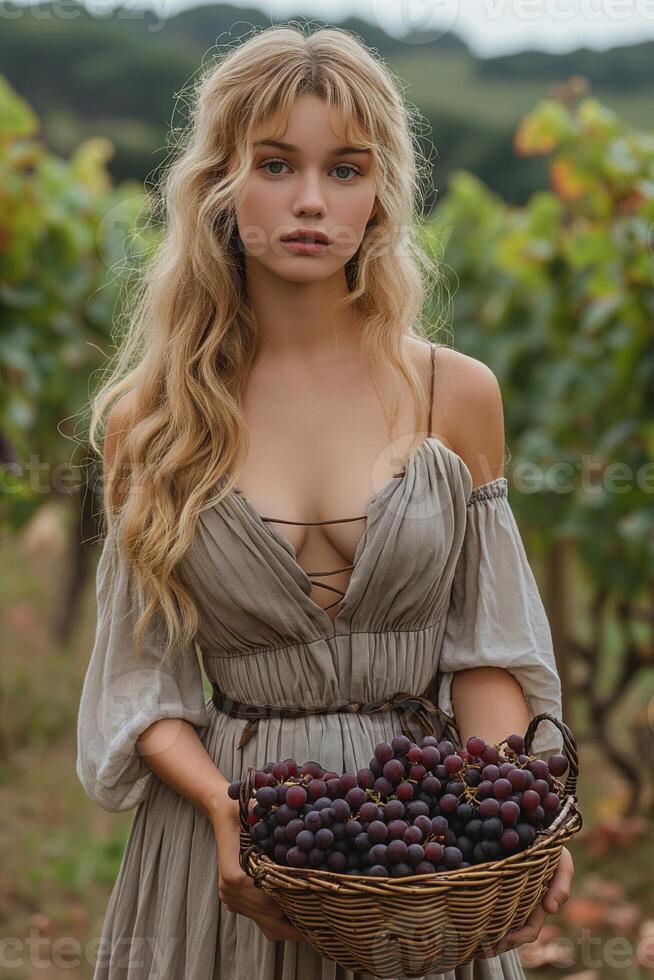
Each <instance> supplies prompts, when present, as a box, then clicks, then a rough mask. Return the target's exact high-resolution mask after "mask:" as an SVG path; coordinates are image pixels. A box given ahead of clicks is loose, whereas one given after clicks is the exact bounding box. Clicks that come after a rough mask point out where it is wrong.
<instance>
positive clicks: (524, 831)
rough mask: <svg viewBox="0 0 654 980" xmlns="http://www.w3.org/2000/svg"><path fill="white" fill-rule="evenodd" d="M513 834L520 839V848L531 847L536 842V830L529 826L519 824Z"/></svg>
mask: <svg viewBox="0 0 654 980" xmlns="http://www.w3.org/2000/svg"><path fill="white" fill-rule="evenodd" d="M514 829H515V832H516V834H517V835H518V837H519V838H520V847H521V848H525V847H531V845H532V844H533V843H534V841H535V840H536V830H535V829H534V827H532V826H531V824H528V823H519V824H516V826H515V828H514Z"/></svg>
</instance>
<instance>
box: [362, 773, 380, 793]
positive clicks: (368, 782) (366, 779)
mask: <svg viewBox="0 0 654 980" xmlns="http://www.w3.org/2000/svg"><path fill="white" fill-rule="evenodd" d="M376 775H380V773H377V774H376ZM376 775H375V773H373V771H372V770H371V769H359V771H358V773H357V783H358V785H359V786H360V787H361V789H372V787H373V786H374V784H375V778H376Z"/></svg>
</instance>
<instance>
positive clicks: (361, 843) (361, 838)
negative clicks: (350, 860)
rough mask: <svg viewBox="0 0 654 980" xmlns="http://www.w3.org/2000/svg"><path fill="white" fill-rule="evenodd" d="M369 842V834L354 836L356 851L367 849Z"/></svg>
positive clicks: (368, 848) (370, 842)
mask: <svg viewBox="0 0 654 980" xmlns="http://www.w3.org/2000/svg"><path fill="white" fill-rule="evenodd" d="M371 844H372V841H371V840H370V835H369V834H366V833H363V834H357V836H356V837H355V838H354V846H355V847H356V849H357V851H369V850H370V846H371Z"/></svg>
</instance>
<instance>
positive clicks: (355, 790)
mask: <svg viewBox="0 0 654 980" xmlns="http://www.w3.org/2000/svg"><path fill="white" fill-rule="evenodd" d="M345 799H346V800H347V802H348V803H349V804H350V806H351V807H352V812H353V813H357V812H358V811H359V808H360V807H362V806H363V804H364V803H365V802H366V794H365V792H364V790H362V789H361V788H360V787H359V786H353V787H352V789H349V790H348V791H347V793H346V794H345Z"/></svg>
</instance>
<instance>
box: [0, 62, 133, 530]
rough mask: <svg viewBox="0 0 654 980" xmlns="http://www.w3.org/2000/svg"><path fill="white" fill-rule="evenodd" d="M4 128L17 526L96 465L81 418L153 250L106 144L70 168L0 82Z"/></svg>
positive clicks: (4, 512)
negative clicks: (127, 283)
mask: <svg viewBox="0 0 654 980" xmlns="http://www.w3.org/2000/svg"><path fill="white" fill-rule="evenodd" d="M0 120H2V122H1V123H0V379H1V382H2V384H1V386H0V443H1V449H2V460H1V461H2V463H4V464H5V466H6V469H5V471H4V488H3V489H4V492H3V494H2V497H1V498H0V520H1V521H2V522H9V524H10V525H12V526H14V527H16V526H19V525H21V524H23V523H24V522H25V521H26V520H27V519H28V518H29V517H30V516H31V515H32V513H33V512H34V510H35V509H36V508H37V507H38V506H39V505H40V504H41V503H42V502H44V500H46V499H48V498H50V497H51V495H52V494H53V492H54V493H65V492H68V491H69V490H70V489H72V488H73V487H74V486H76V485H77V482H78V479H79V476H78V475H76V474H75V472H74V470H75V468H76V467H78V466H80V465H82V464H83V463H85V462H86V460H85V459H84V458H83V457H82V458H79V454H78V458H75V456H76V453H75V449H74V448H73V447H74V442H71V438H73V437H74V436H75V426H74V418H73V416H74V415H75V413H78V412H80V410H82V409H83V408H84V407H85V405H86V403H87V401H88V397H89V393H90V392H89V385H90V381H91V375H92V373H93V372H94V370H96V368H98V367H100V366H102V365H103V364H104V359H105V357H106V356H107V355H108V354H109V353H110V343H109V342H110V339H111V330H112V318H113V317H114V315H116V316H118V315H119V314H120V300H121V285H123V283H124V279H125V276H126V273H127V272H128V271H129V269H130V267H131V266H132V265H133V264H134V263H135V261H136V259H137V257H138V255H139V249H141V248H143V247H144V243H143V242H139V241H138V239H135V238H134V234H133V229H134V227H135V222H136V218H137V216H138V213H139V210H140V208H141V206H142V203H143V199H144V193H143V189H142V187H140V185H138V184H137V183H136V182H126V183H124V184H122V185H121V186H120V187H114V186H113V185H112V181H111V179H110V177H109V175H108V173H107V170H106V162H107V160H108V159H109V158H110V157H111V155H112V152H113V148H112V145H111V143H110V142H109V141H108V140H106V139H101V138H96V139H92V140H88V141H86V142H84V143H82V144H81V145H80V146H79V147H78V148H77V149H76V150H75V152H74V153H73V154H72V156H71V158H70V160H62V159H60V158H59V157H57V156H56V155H55V154H53V153H52V152H50V151H49V150H48V148H47V147H46V146H45V145H44V143H43V141H42V140H41V139H40V138H39V136H38V129H39V124H38V120H37V118H36V116H35V115H34V113H33V111H32V109H31V108H30V107H29V106H28V105H27V103H26V102H25V101H23V100H22V99H21V98H19V97H18V96H17V95H16V93H15V92H14V91H13V90H12V88H11V87H10V86H9V84H8V83H7V81H6V80H5V79H4V78H2V77H1V76H0ZM130 234H132V240H133V241H132V244H133V251H132V253H131V254H129V255H128V254H127V253H126V248H127V244H126V243H127V242H128V241H129V235H130ZM80 445H81V449H82V451H84V450H85V448H86V447H85V445H84V443H83V442H81V444H80Z"/></svg>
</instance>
